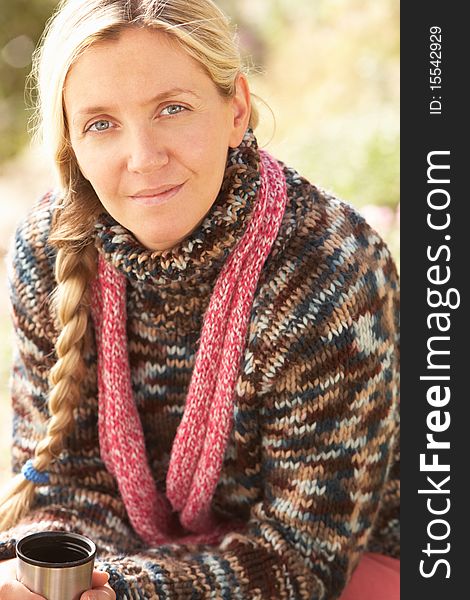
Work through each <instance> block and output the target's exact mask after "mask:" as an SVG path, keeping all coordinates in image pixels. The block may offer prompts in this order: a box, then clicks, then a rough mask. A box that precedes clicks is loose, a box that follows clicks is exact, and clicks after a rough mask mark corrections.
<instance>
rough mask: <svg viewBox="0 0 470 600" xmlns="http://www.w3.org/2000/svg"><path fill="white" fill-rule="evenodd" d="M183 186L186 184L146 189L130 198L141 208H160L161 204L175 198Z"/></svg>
mask: <svg viewBox="0 0 470 600" xmlns="http://www.w3.org/2000/svg"><path fill="white" fill-rule="evenodd" d="M183 186H184V183H180V184H174V183H173V184H167V185H161V186H159V187H157V188H146V189H142V190H139V191H138V192H136V193H135V194H132V195H131V196H129V197H130V198H131V200H133V201H134V202H135V203H136V204H138V205H140V206H158V205H160V204H165V203H166V202H167V201H168V200H170V199H171V198H173V196H176V194H177V193H178V192H179V191H180V190H181V188H182V187H183Z"/></svg>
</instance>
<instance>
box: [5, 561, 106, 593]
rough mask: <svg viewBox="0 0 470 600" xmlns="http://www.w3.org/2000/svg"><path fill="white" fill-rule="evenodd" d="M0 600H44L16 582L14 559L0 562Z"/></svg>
mask: <svg viewBox="0 0 470 600" xmlns="http://www.w3.org/2000/svg"><path fill="white" fill-rule="evenodd" d="M113 598H114V597H113ZM0 600H44V597H43V596H39V594H34V593H33V592H30V591H29V590H28V588H27V587H25V586H24V585H23V584H22V583H20V582H19V581H17V580H16V558H11V559H10V560H2V561H0Z"/></svg>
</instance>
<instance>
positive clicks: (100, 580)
mask: <svg viewBox="0 0 470 600" xmlns="http://www.w3.org/2000/svg"><path fill="white" fill-rule="evenodd" d="M108 581H109V574H108V573H106V572H105V571H93V577H92V580H91V587H92V588H95V587H102V586H103V585H105V584H106V583H108Z"/></svg>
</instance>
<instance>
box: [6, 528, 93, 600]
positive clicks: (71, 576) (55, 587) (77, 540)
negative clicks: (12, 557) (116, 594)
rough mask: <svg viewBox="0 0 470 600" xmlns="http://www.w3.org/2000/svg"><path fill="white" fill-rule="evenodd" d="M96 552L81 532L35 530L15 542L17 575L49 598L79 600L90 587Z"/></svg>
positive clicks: (28, 586) (30, 586) (23, 582)
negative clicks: (41, 531) (35, 531)
mask: <svg viewBox="0 0 470 600" xmlns="http://www.w3.org/2000/svg"><path fill="white" fill-rule="evenodd" d="M95 554H96V546H95V544H94V543H93V542H92V541H91V540H89V539H88V538H87V537H85V536H83V535H79V534H78V533H67V532H60V531H45V532H43V533H33V534H32V535H28V536H26V537H24V538H22V539H21V540H19V541H18V543H17V544H16V557H17V561H16V562H17V564H16V578H17V580H18V581H20V582H21V583H22V584H23V585H25V586H26V587H27V588H28V589H29V590H31V591H32V592H35V593H36V594H40V595H41V596H44V597H45V598H47V600H79V599H80V596H81V595H82V594H83V592H84V591H86V590H89V589H90V588H91V579H92V575H93V566H94V562H95Z"/></svg>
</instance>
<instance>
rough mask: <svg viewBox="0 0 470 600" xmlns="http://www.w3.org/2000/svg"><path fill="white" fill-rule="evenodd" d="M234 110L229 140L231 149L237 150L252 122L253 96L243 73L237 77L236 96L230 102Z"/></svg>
mask: <svg viewBox="0 0 470 600" xmlns="http://www.w3.org/2000/svg"><path fill="white" fill-rule="evenodd" d="M230 102H231V105H232V110H233V124H232V131H231V133H230V138H229V146H230V148H236V147H237V146H239V145H240V144H241V141H242V140H243V136H244V135H245V131H246V129H247V127H248V123H249V122H250V115H251V94H250V87H249V85H248V80H247V78H246V76H245V75H243V73H240V74H239V75H238V76H237V80H236V82H235V95H234V96H233V98H231V100H230Z"/></svg>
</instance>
